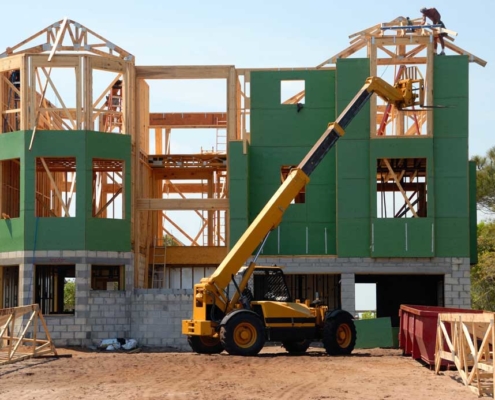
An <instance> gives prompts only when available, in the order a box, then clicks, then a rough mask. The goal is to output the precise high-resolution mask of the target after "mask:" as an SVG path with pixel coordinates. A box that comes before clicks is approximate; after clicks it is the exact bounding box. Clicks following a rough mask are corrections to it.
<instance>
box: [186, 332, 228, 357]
mask: <svg viewBox="0 0 495 400" xmlns="http://www.w3.org/2000/svg"><path fill="white" fill-rule="evenodd" d="M187 342H188V343H189V346H191V349H192V350H193V351H195V352H196V353H199V354H219V353H221V352H222V351H223V346H222V343H220V339H219V338H215V337H211V336H196V335H194V336H188V337H187Z"/></svg>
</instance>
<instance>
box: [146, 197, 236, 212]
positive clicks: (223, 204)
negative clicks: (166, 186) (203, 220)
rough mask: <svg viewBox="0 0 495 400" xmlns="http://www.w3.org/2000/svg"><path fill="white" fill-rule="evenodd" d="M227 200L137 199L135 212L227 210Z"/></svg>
mask: <svg viewBox="0 0 495 400" xmlns="http://www.w3.org/2000/svg"><path fill="white" fill-rule="evenodd" d="M229 207H230V206H229V199H144V198H141V199H138V200H137V210H138V211H145V210H227V209H229Z"/></svg>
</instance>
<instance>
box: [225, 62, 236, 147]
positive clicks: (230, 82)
mask: <svg viewBox="0 0 495 400" xmlns="http://www.w3.org/2000/svg"><path fill="white" fill-rule="evenodd" d="M237 80H238V78H237V74H236V72H235V68H234V67H231V68H230V70H229V76H228V79H227V141H231V140H236V139H237V132H236V130H237V96H236V90H237Z"/></svg>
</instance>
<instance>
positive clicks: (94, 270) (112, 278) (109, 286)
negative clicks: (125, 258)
mask: <svg viewBox="0 0 495 400" xmlns="http://www.w3.org/2000/svg"><path fill="white" fill-rule="evenodd" d="M124 268H125V267H124V266H123V265H93V266H91V289H93V290H124V289H125V284H124V283H125V280H124V276H125V274H124Z"/></svg>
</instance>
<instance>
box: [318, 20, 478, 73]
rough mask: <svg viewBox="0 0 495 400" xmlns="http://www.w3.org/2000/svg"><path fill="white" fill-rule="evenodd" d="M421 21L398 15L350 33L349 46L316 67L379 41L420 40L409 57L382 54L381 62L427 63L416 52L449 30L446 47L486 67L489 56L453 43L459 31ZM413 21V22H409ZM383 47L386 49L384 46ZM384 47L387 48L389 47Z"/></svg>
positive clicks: (390, 42) (404, 41)
mask: <svg viewBox="0 0 495 400" xmlns="http://www.w3.org/2000/svg"><path fill="white" fill-rule="evenodd" d="M421 22H422V19H421V18H418V19H414V20H409V22H408V20H407V19H406V18H404V17H397V18H395V19H393V20H392V21H390V22H384V23H381V24H376V25H373V26H372V27H370V28H367V29H364V30H362V31H359V32H355V33H353V34H352V35H349V39H351V40H350V46H349V47H347V48H345V49H344V50H342V51H340V52H338V53H337V54H335V55H333V56H332V57H330V58H328V59H327V60H325V61H323V62H322V63H321V64H319V65H318V66H317V67H316V68H323V67H327V66H329V65H333V64H335V63H336V62H337V60H338V59H339V58H348V57H350V56H352V55H353V54H355V53H356V52H358V51H359V50H361V49H364V48H369V46H370V44H373V45H378V46H379V47H380V46H384V45H414V44H418V48H417V49H416V51H413V52H412V53H411V54H408V55H407V57H403V58H402V59H399V58H398V57H396V58H395V59H394V60H392V61H391V60H390V59H386V58H384V59H382V58H379V59H377V60H376V61H377V64H378V65H390V64H396V65H397V64H424V63H425V62H426V58H424V57H415V56H416V54H417V53H419V52H420V51H421V50H423V49H424V48H425V47H426V45H427V44H428V43H429V42H433V40H434V38H435V36H437V35H438V34H439V33H440V32H443V33H447V36H445V37H444V39H446V40H445V47H446V48H448V49H450V50H452V51H453V52H454V53H457V54H459V55H467V56H468V57H469V61H470V62H474V63H476V64H478V65H481V66H482V67H484V66H485V65H486V64H487V62H486V61H485V60H483V59H481V58H479V57H477V56H475V55H474V54H472V53H470V52H468V51H467V50H464V49H462V48H460V47H458V46H456V45H454V44H453V43H452V42H453V41H454V37H455V36H457V33H456V32H454V31H452V30H449V29H442V28H435V27H432V26H431V25H425V26H422V27H421V28H417V26H418V25H421ZM409 23H410V24H412V25H409ZM411 27H413V28H411ZM381 49H382V50H384V49H383V48H381ZM384 51H385V52H387V51H386V50H384Z"/></svg>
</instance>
